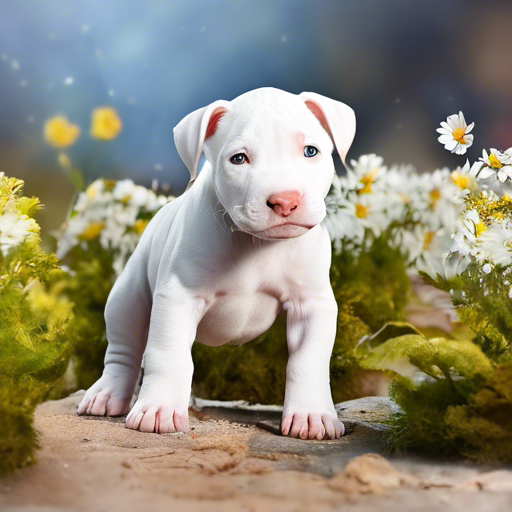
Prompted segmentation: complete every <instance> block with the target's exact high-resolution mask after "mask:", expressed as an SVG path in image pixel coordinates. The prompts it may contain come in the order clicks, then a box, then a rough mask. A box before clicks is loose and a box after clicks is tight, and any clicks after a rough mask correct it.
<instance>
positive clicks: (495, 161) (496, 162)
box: [489, 153, 503, 169]
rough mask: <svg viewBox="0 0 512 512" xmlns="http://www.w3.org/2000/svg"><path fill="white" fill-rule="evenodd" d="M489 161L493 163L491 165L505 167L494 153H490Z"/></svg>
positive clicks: (499, 167)
mask: <svg viewBox="0 0 512 512" xmlns="http://www.w3.org/2000/svg"><path fill="white" fill-rule="evenodd" d="M489 163H490V164H491V167H494V168H495V169H501V168H502V167H503V164H502V163H501V162H500V159H499V158H498V157H497V156H496V155H495V154H494V153H491V154H490V155H489Z"/></svg>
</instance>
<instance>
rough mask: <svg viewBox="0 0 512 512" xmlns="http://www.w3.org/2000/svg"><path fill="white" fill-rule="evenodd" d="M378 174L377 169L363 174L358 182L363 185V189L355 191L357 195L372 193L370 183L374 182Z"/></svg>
mask: <svg viewBox="0 0 512 512" xmlns="http://www.w3.org/2000/svg"><path fill="white" fill-rule="evenodd" d="M378 172H379V170H378V169H374V170H373V171H370V172H369V173H368V174H365V175H364V176H363V177H362V178H361V179H360V180H359V182H360V183H362V184H363V185H364V187H363V188H361V189H359V190H358V191H357V193H358V194H369V193H370V192H371V191H372V183H373V182H374V180H375V176H376V174H377V173H378Z"/></svg>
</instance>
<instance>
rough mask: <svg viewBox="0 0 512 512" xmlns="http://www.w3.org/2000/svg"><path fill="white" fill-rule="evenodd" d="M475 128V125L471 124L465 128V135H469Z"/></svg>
mask: <svg viewBox="0 0 512 512" xmlns="http://www.w3.org/2000/svg"><path fill="white" fill-rule="evenodd" d="M474 126H475V123H471V124H470V125H469V126H468V127H467V128H466V133H469V132H470V131H471V130H472V129H473V128H474Z"/></svg>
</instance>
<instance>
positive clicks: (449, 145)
mask: <svg viewBox="0 0 512 512" xmlns="http://www.w3.org/2000/svg"><path fill="white" fill-rule="evenodd" d="M457 144H458V142H457V141H456V140H454V139H452V140H451V141H450V142H447V143H446V144H445V146H444V149H447V150H448V151H452V152H453V150H454V149H455V148H456V147H457Z"/></svg>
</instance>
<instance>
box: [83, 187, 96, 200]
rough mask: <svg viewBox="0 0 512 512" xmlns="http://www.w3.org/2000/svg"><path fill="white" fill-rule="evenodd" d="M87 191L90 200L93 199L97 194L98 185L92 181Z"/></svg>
mask: <svg viewBox="0 0 512 512" xmlns="http://www.w3.org/2000/svg"><path fill="white" fill-rule="evenodd" d="M85 193H86V194H87V197H88V198H89V201H92V200H93V199H94V196H95V195H96V185H95V184H94V183H91V184H90V185H89V186H88V187H87V188H86V189H85Z"/></svg>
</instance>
